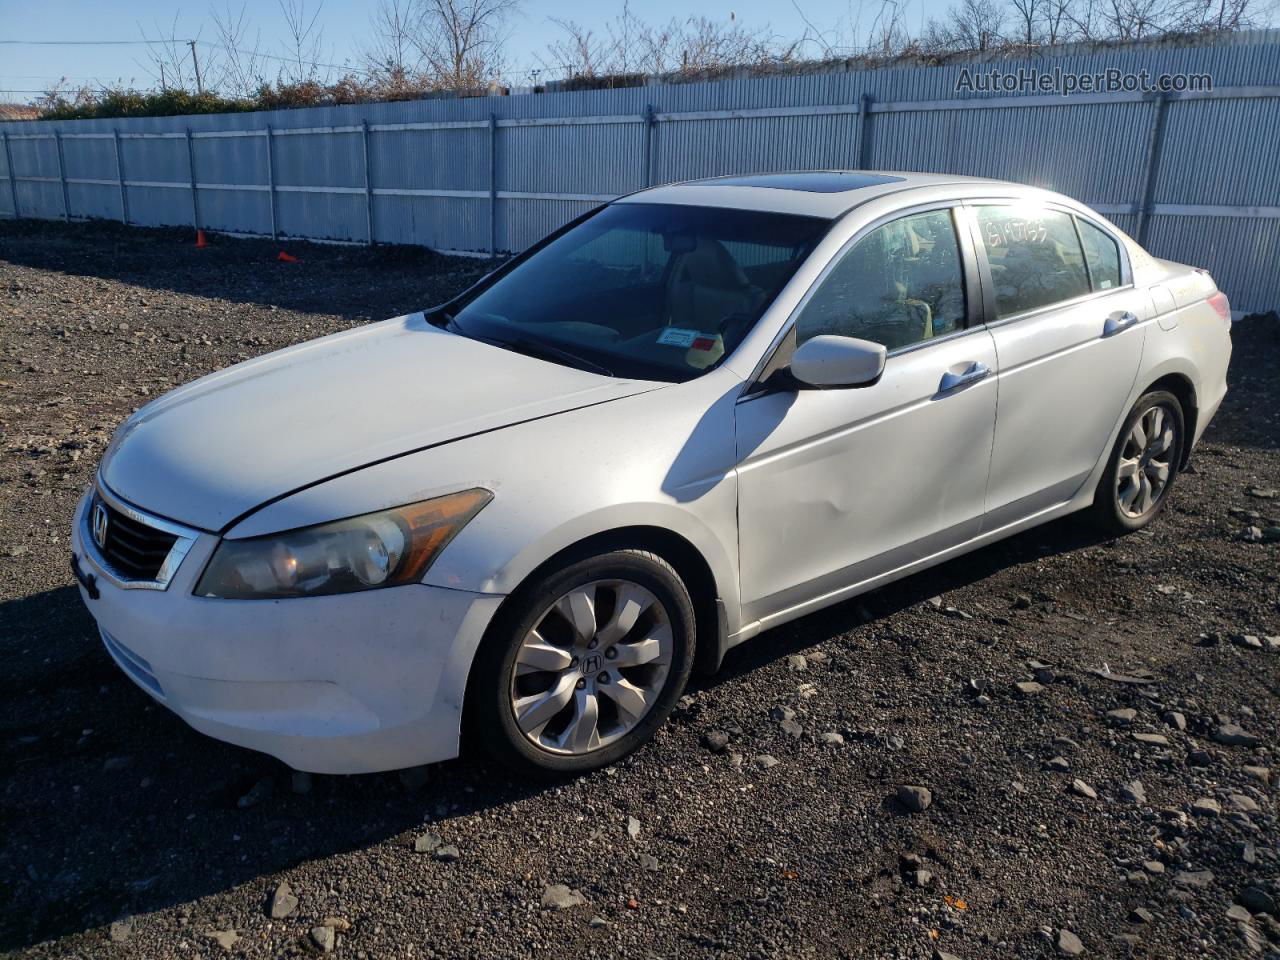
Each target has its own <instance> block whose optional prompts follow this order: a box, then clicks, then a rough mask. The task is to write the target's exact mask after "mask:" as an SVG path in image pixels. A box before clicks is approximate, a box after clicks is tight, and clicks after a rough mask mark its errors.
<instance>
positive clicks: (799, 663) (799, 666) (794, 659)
mask: <svg viewBox="0 0 1280 960" xmlns="http://www.w3.org/2000/svg"><path fill="white" fill-rule="evenodd" d="M808 668H809V661H808V660H806V659H805V658H804V657H802V656H800V655H799V654H798V653H793V654H792V655H791V656H789V657H787V669H788V670H791V671H799V670H807V669H808Z"/></svg>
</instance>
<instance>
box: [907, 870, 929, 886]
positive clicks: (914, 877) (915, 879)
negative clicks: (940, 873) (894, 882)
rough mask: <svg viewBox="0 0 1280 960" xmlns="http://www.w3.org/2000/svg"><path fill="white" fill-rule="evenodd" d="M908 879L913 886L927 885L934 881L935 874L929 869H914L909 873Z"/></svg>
mask: <svg viewBox="0 0 1280 960" xmlns="http://www.w3.org/2000/svg"><path fill="white" fill-rule="evenodd" d="M907 880H908V881H909V882H910V883H911V885H912V886H913V887H927V886H929V884H931V883H933V874H932V873H931V872H930V871H928V870H912V871H911V872H910V873H908V874H907Z"/></svg>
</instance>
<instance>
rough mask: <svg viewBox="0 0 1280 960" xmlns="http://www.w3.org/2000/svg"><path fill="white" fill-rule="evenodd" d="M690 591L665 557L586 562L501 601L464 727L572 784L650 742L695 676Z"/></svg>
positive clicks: (510, 756)
mask: <svg viewBox="0 0 1280 960" xmlns="http://www.w3.org/2000/svg"><path fill="white" fill-rule="evenodd" d="M693 649H694V614H693V603H692V601H691V600H690V598H689V592H688V590H687V589H686V588H685V585H684V583H683V582H682V581H681V580H680V577H679V576H678V575H677V573H676V571H675V570H674V569H673V568H672V567H671V565H670V564H668V563H667V562H666V561H665V560H663V559H662V558H660V557H658V556H655V555H654V554H651V553H646V552H643V551H639V550H617V551H613V552H611V553H606V554H601V555H598V556H594V557H589V558H586V559H584V560H580V561H578V562H576V563H572V564H570V565H569V566H567V567H565V568H563V569H561V570H559V571H556V572H553V573H550V574H547V575H546V576H543V577H540V578H539V579H538V580H537V581H536V582H534V583H531V584H528V585H526V586H524V587H522V588H521V589H520V591H519V592H518V593H517V594H516V595H515V596H513V597H512V598H511V600H510V601H508V606H507V607H506V608H505V609H504V611H503V614H502V615H501V620H500V621H499V622H497V623H495V624H494V629H493V630H491V631H490V635H489V636H488V637H486V640H485V642H484V644H483V645H482V647H481V650H480V652H479V653H478V654H477V657H476V662H475V666H474V667H473V671H472V682H471V695H470V697H469V700H468V704H467V711H468V713H469V715H470V718H471V727H472V729H473V730H474V732H475V733H476V735H477V736H478V738H479V739H480V740H481V742H482V743H483V744H484V745H485V747H486V748H487V749H488V750H489V752H490V753H492V754H493V755H494V756H495V757H497V758H498V759H499V760H501V761H502V762H503V763H505V764H507V765H508V766H511V767H513V768H515V769H516V770H518V771H520V772H524V773H536V774H542V775H555V774H573V773H581V772H585V771H587V770H594V769H597V768H598V767H603V766H606V765H608V764H610V763H614V762H615V761H617V760H619V759H621V758H622V757H624V756H626V755H627V754H628V753H630V752H631V751H632V750H634V749H636V748H637V747H639V746H640V745H641V744H643V743H644V742H645V741H646V740H648V739H649V738H650V737H652V736H653V734H654V732H655V731H656V730H657V729H658V727H659V726H661V724H662V722H663V721H664V720H666V718H667V716H668V714H670V712H671V709H672V708H673V707H674V706H675V702H676V700H677V698H679V696H680V694H681V693H682V692H683V690H684V686H685V683H686V682H687V681H688V678H689V671H690V668H691V667H692V665H693Z"/></svg>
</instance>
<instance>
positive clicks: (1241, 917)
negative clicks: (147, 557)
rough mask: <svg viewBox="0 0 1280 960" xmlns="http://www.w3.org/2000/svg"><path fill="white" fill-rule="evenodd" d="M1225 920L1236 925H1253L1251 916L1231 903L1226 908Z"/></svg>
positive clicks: (1238, 905) (1237, 905)
mask: <svg viewBox="0 0 1280 960" xmlns="http://www.w3.org/2000/svg"><path fill="white" fill-rule="evenodd" d="M1227 919H1228V920H1234V921H1235V922H1236V923H1253V914H1252V913H1250V912H1249V911H1248V910H1246V909H1245V908H1244V907H1242V906H1240V904H1238V903H1233V904H1232V905H1231V906H1229V907H1227Z"/></svg>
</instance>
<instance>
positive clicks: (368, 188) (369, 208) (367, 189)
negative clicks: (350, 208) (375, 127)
mask: <svg viewBox="0 0 1280 960" xmlns="http://www.w3.org/2000/svg"><path fill="white" fill-rule="evenodd" d="M360 140H361V142H362V143H363V144H364V216H365V229H366V230H367V231H368V235H369V239H368V241H366V242H367V243H368V245H369V246H371V247H372V246H373V179H372V174H371V173H370V172H369V121H368V120H361V121H360Z"/></svg>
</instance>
